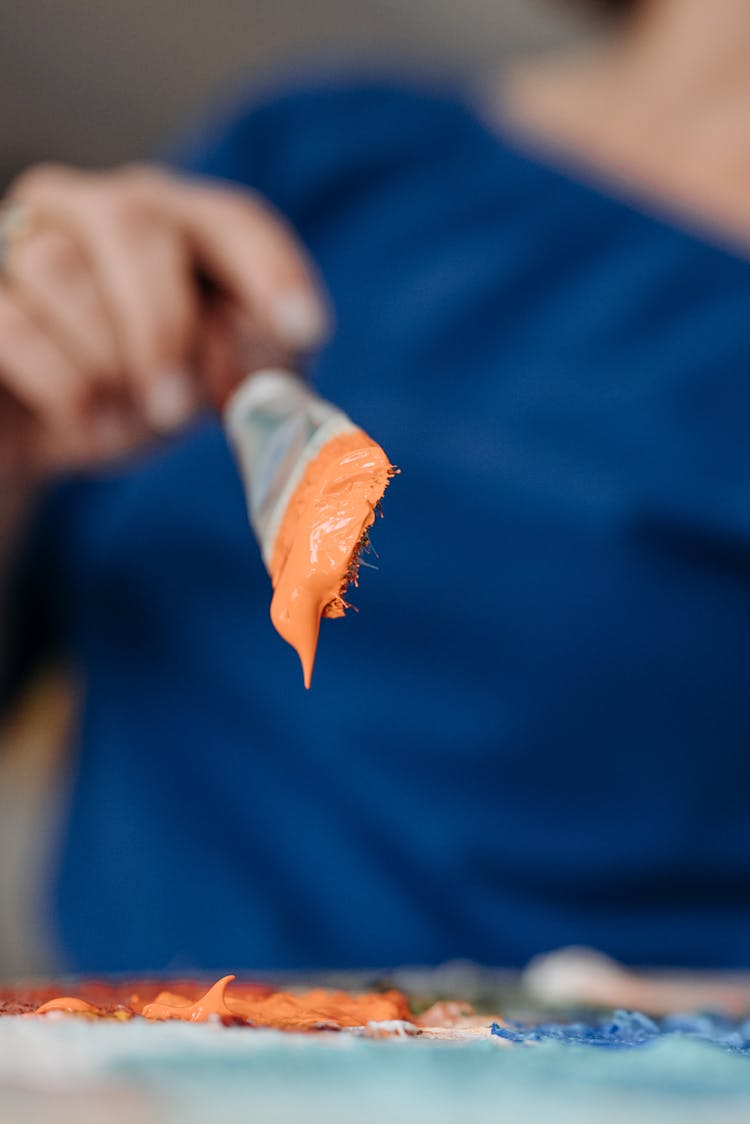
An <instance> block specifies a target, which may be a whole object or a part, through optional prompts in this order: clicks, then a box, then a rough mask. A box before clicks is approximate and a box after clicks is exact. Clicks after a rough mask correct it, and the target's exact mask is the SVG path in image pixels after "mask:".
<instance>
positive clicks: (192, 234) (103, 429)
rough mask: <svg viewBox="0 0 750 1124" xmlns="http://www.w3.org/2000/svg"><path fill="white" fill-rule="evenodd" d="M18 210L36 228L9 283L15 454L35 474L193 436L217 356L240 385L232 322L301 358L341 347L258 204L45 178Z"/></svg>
mask: <svg viewBox="0 0 750 1124" xmlns="http://www.w3.org/2000/svg"><path fill="white" fill-rule="evenodd" d="M8 198H9V200H10V201H11V202H18V203H20V204H21V205H22V206H23V207H24V208H27V210H28V214H29V216H30V217H31V220H32V227H31V229H30V231H29V232H28V233H21V234H19V236H18V237H17V238H15V239H13V240H11V242H10V245H9V247H8V252H7V255H6V260H5V263H4V274H3V279H2V283H0V430H2V432H0V441H2V440H3V437H4V436H5V435H6V434H7V435H9V436H12V437H13V441H12V442H11V443H10V444H7V445H6V454H7V451H8V450H9V449H11V448H12V452H13V456H14V457H15V460H16V461H17V462H18V463H19V464H20V465H21V466H22V468H23V470H24V471H31V472H49V471H54V470H57V469H60V468H64V467H70V466H74V465H91V464H96V463H97V462H98V461H100V460H103V459H109V458H111V457H113V456H118V455H120V454H122V453H124V452H126V451H128V450H130V449H132V448H134V447H136V446H137V445H138V444H139V443H141V442H144V441H148V440H149V439H153V436H154V435H155V434H157V433H159V432H162V431H166V430H171V429H174V428H177V427H179V426H180V425H181V424H183V423H184V422H185V421H186V420H187V419H188V418H189V417H190V415H191V414H192V413H193V411H194V410H195V409H197V408H198V406H199V405H200V403H201V401H202V400H203V397H204V393H205V385H206V380H207V381H208V382H209V383H210V382H211V373H210V371H206V370H204V369H203V368H205V366H206V364H209V365H210V363H211V356H212V355H216V354H217V353H221V362H222V364H223V373H222V376H221V377H222V379H223V382H224V383H226V378H227V373H226V367H227V358H226V352H227V347H226V340H224V341H222V340H221V339H219V338H217V334H218V335H220V332H218V333H217V327H220V325H221V324H222V323H227V322H228V320H230V319H231V320H233V321H235V322H241V323H242V325H243V331H244V334H245V336H246V338H253V339H255V340H263V341H266V344H267V346H268V347H269V348H270V350H271V351H272V352H273V351H275V352H282V353H286V354H288V353H290V352H291V353H296V352H299V351H304V350H307V349H309V348H311V347H314V346H315V345H316V344H317V343H319V342H320V340H321V338H322V337H323V336H324V334H325V332H326V327H327V313H326V309H325V303H324V300H323V298H322V296H321V294H320V293H319V291H318V287H317V285H316V281H315V278H314V271H313V269H312V267H311V265H310V263H309V262H308V260H307V258H306V256H305V254H304V252H303V250H302V249H301V247H300V246H299V244H298V243H297V241H296V239H295V238H294V236H293V234H292V233H291V231H290V230H289V229H288V227H287V226H286V225H285V223H284V222H283V221H282V220H281V218H280V217H279V216H277V215H275V214H274V213H273V212H272V211H271V210H270V208H269V207H268V206H267V205H266V204H264V203H263V202H262V201H261V200H260V199H259V198H257V197H256V196H254V195H252V194H251V193H250V192H247V191H242V190H237V189H234V188H231V187H228V186H219V185H216V184H213V183H211V182H208V181H200V180H194V179H188V178H185V177H179V176H174V175H170V174H169V173H167V172H165V171H162V170H160V169H157V168H154V167H128V168H124V169H120V170H117V171H113V172H104V173H100V172H97V173H94V172H83V171H77V170H74V169H71V168H67V167H60V166H47V165H44V166H40V167H36V168H33V169H31V170H30V171H28V172H26V173H25V174H23V175H22V176H21V177H20V179H19V180H18V181H17V182H16V183H15V184H14V185H13V187H12V189H11V191H10V194H9V197H8ZM222 344H223V347H222V346H221V345H222ZM238 362H239V360H238ZM238 374H241V370H238ZM2 467H3V466H0V468H2Z"/></svg>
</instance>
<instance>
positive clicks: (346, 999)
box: [34, 976, 413, 1031]
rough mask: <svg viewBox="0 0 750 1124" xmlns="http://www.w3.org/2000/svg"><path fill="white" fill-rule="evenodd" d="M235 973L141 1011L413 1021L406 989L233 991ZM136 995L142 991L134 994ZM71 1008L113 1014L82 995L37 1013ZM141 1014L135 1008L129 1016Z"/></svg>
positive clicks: (299, 1026) (292, 1022)
mask: <svg viewBox="0 0 750 1124" xmlns="http://www.w3.org/2000/svg"><path fill="white" fill-rule="evenodd" d="M232 980H234V976H224V977H222V979H220V980H218V981H217V983H215V984H214V985H213V986H212V987H210V988H209V989H208V991H207V992H206V993H205V994H204V995H202V996H200V997H199V998H198V999H196V1000H194V1001H191V1000H190V999H188V998H186V997H185V996H184V995H179V994H176V993H174V992H170V991H162V992H160V993H159V994H158V995H157V997H156V999H155V1000H154V1001H153V1002H151V1003H147V1004H145V1006H144V1007H143V1008H142V1009H141V1011H140V1016H141V1017H142V1018H144V1019H154V1020H172V1019H177V1020H179V1021H181V1022H206V1021H207V1020H208V1019H211V1018H218V1019H220V1020H222V1021H224V1022H227V1021H232V1022H244V1023H247V1024H248V1025H251V1026H256V1027H269V1028H273V1029H276V1030H295V1031H309V1030H340V1029H341V1028H342V1027H353V1026H366V1025H367V1024H368V1023H370V1022H386V1021H393V1020H403V1021H407V1022H411V1021H413V1015H412V1013H411V1011H410V1009H409V1004H408V1002H407V1000H406V997H405V996H404V995H403V994H402V993H401V992H400V991H386V992H382V993H377V992H374V993H367V994H364V995H350V994H349V993H348V992H345V991H329V990H327V989H326V988H316V989H314V990H313V991H308V992H306V993H304V994H301V995H295V994H293V993H291V992H285V991H276V992H271V994H269V995H263V994H262V993H259V994H257V995H256V994H254V993H253V991H248V990H247V989H243V988H241V987H238V988H237V989H236V994H235V995H227V988H228V985H229V984H230V983H231V982H232ZM133 998H134V999H136V998H137V997H135V996H134V997H133ZM49 1011H66V1012H68V1013H70V1014H76V1015H85V1016H89V1017H91V1016H95V1017H98V1018H111V1017H112V1014H111V1012H110V1011H109V1010H107V1009H105V1008H102V1007H97V1006H94V1005H93V1004H91V1003H87V1002H85V1001H84V1000H82V999H74V998H69V997H67V996H66V997H64V998H60V999H52V1000H49V1001H48V1002H46V1003H43V1004H42V1005H41V1006H40V1007H37V1008H36V1010H35V1012H34V1014H37V1015H42V1014H45V1013H47V1012H49ZM133 1016H135V1017H138V1012H137V1011H134V1010H131V1011H130V1012H129V1013H128V1017H133Z"/></svg>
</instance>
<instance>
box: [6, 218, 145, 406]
mask: <svg viewBox="0 0 750 1124" xmlns="http://www.w3.org/2000/svg"><path fill="white" fill-rule="evenodd" d="M9 270H11V271H12V280H13V288H14V291H15V292H16V293H17V294H18V295H19V296H20V298H21V300H22V301H23V303H24V304H25V305H27V306H28V307H29V308H30V309H31V310H33V313H34V315H35V318H36V319H37V320H38V321H39V322H40V323H43V324H45V325H46V326H47V327H48V328H49V330H50V332H51V334H52V335H53V336H56V337H57V338H59V340H60V341H61V344H62V346H63V347H64V349H65V351H66V352H67V354H68V356H69V358H71V359H72V361H73V362H74V363H75V365H76V367H77V368H78V369H79V370H80V371H81V372H82V374H83V375H84V377H85V378H86V379H87V380H88V381H90V382H91V383H92V384H95V383H97V382H101V383H102V384H104V385H105V386H109V387H116V386H117V384H118V382H119V380H120V374H121V371H122V369H123V362H122V358H121V356H120V354H119V349H118V346H117V339H116V336H115V332H114V328H113V325H112V322H111V318H110V316H109V314H108V311H107V309H106V307H105V305H104V302H103V300H102V298H101V295H100V293H99V291H98V288H97V285H96V283H95V280H94V277H93V275H92V272H91V270H90V268H89V266H88V263H87V261H86V259H85V258H84V256H83V254H82V253H81V252H80V250H79V248H78V246H77V244H76V243H75V242H74V240H73V239H72V238H71V237H70V236H69V235H68V234H67V233H66V232H65V231H63V230H55V229H52V228H50V229H47V230H41V231H39V232H38V233H37V234H36V235H35V236H34V237H33V238H29V239H27V240H25V241H20V242H19V243H18V245H17V246H15V247H14V248H13V253H12V255H11V263H10V264H9Z"/></svg>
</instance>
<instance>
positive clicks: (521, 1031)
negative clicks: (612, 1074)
mask: <svg viewBox="0 0 750 1124" xmlns="http://www.w3.org/2000/svg"><path fill="white" fill-rule="evenodd" d="M492 1033H493V1034H494V1035H495V1036H496V1037H497V1038H504V1039H506V1040H507V1041H508V1042H515V1043H518V1044H521V1045H524V1044H529V1043H535V1042H549V1041H554V1042H563V1043H569V1044H571V1045H577V1046H593V1047H595V1048H597V1049H604V1050H622V1049H633V1048H638V1047H644V1046H651V1045H653V1043H654V1042H656V1041H658V1040H659V1039H664V1038H669V1037H682V1038H695V1039H698V1040H700V1041H702V1042H709V1043H712V1044H713V1045H715V1046H720V1047H722V1048H723V1049H725V1050H730V1051H732V1052H733V1053H740V1054H750V1020H748V1021H747V1022H744V1023H741V1024H737V1023H734V1022H732V1021H730V1020H729V1019H726V1018H722V1017H721V1016H720V1015H690V1014H685V1015H680V1014H677V1015H670V1016H669V1017H667V1018H665V1019H662V1020H660V1021H659V1022H655V1021H654V1020H653V1019H650V1018H649V1017H648V1015H644V1014H641V1012H640V1011H623V1010H617V1011H614V1012H613V1014H612V1015H611V1016H609V1017H608V1018H606V1019H603V1020H601V1021H600V1022H598V1023H540V1024H538V1025H536V1026H524V1025H523V1024H521V1023H509V1024H508V1025H507V1026H500V1025H499V1023H493V1024H492Z"/></svg>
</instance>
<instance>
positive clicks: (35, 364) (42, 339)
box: [0, 288, 86, 425]
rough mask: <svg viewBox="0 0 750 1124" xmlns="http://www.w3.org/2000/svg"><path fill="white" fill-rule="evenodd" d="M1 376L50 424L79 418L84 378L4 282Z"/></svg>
mask: <svg viewBox="0 0 750 1124" xmlns="http://www.w3.org/2000/svg"><path fill="white" fill-rule="evenodd" d="M0 379H2V382H3V384H4V386H5V387H6V388H7V389H8V390H9V391H10V392H11V394H13V396H14V397H15V398H16V399H17V400H18V401H19V402H20V403H21V404H22V405H24V406H26V407H27V408H28V409H29V410H31V411H32V412H33V413H34V414H36V415H39V416H41V418H43V419H44V420H45V422H47V423H49V424H55V425H59V424H63V425H65V424H67V423H70V422H73V421H75V420H76V419H77V417H78V415H79V413H80V411H81V409H82V407H83V404H84V401H85V390H86V388H85V380H84V379H83V377H82V376H81V374H80V373H79V371H78V370H77V368H76V366H75V364H74V363H73V362H71V360H70V359H68V357H67V356H66V355H65V354H64V352H63V351H62V350H61V349H60V348H59V347H58V346H57V345H56V344H55V342H54V341H53V340H52V339H51V338H50V336H49V335H48V334H47V333H46V332H45V331H44V329H43V328H42V327H41V326H40V325H39V324H38V323H37V321H36V320H35V319H34V318H33V317H32V315H31V314H30V313H29V311H28V310H27V309H26V308H24V306H23V305H22V304H21V303H20V302H19V301H18V300H17V299H16V298H15V297H14V296H13V295H12V294H11V293H10V292H9V291H7V290H5V289H3V288H0Z"/></svg>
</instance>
